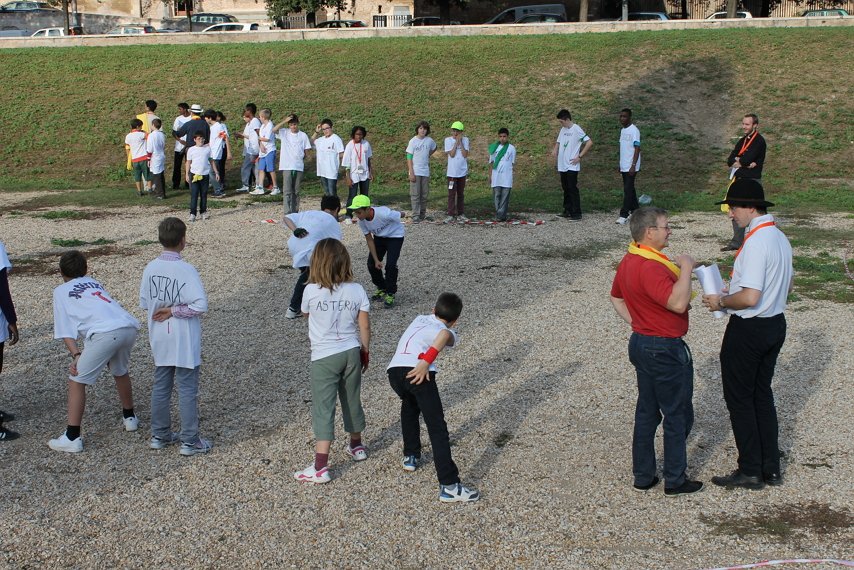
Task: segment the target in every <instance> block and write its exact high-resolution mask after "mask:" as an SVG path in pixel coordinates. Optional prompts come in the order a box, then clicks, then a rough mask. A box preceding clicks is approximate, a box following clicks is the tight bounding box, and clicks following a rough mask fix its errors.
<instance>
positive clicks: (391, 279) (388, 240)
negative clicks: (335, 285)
mask: <svg viewBox="0 0 854 570" xmlns="http://www.w3.org/2000/svg"><path fill="white" fill-rule="evenodd" d="M347 209H348V210H351V211H352V212H353V215H354V216H355V217H356V219H358V220H359V222H358V223H359V229H360V230H361V231H362V233H363V234H364V235H365V241H366V242H367V244H368V251H369V252H370V255H369V256H368V272H369V273H370V274H371V281H373V283H374V285H376V287H377V290H376V292H375V293H374V295H373V297H372V298H373V299H374V300H377V301H382V302H383V304H385V307H386V308H387V309H390V308H392V307H393V306H394V296H395V294H396V293H397V260H398V258H400V250H401V249H402V248H403V238H404V236H405V235H406V230H405V228H404V227H403V223H402V222H401V221H400V220H401V218H402V217H403V214H402V213H401V212H398V211H397V210H392V209H391V208H388V207H386V206H374V207H372V206H371V199H370V198H369V197H368V196H365V195H364V194H359V195H358V196H356V197H355V198H353V200H352V201H351V202H350V204H349V205H348V206H347ZM386 254H388V258H387V259H386V260H385V277H384V276H383V258H384V257H385V256H386Z"/></svg>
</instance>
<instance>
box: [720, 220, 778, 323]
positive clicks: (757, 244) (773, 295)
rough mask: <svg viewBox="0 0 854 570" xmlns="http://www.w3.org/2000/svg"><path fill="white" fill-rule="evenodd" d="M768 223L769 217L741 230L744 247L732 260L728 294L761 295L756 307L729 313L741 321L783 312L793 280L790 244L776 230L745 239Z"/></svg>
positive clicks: (773, 227) (760, 231) (769, 227)
mask: <svg viewBox="0 0 854 570" xmlns="http://www.w3.org/2000/svg"><path fill="white" fill-rule="evenodd" d="M771 221H774V217H773V216H771V215H770V214H767V215H764V216H759V217H758V218H755V219H753V220H751V222H750V224H749V225H748V226H747V228H745V230H744V231H745V238H746V239H745V241H744V246H743V247H742V250H741V253H740V254H739V255H738V257H736V259H735V264H734V266H733V273H732V280H731V281H730V284H729V294H730V295H732V294H734V293H738V292H739V291H741V290H742V289H745V288H748V289H756V290H757V291H760V292H761V295H760V297H759V302H758V303H756V305H755V306H753V307H749V308H747V309H741V310H738V311H730V313H734V314H736V315H738V316H739V317H741V318H743V319H750V318H753V317H759V318H767V317H773V316H775V315H779V314H780V313H782V312H783V311H785V310H786V298H787V297H788V295H789V286H790V285H791V283H792V278H793V276H794V268H793V267H792V246H791V245H790V244H789V240H788V239H787V238H786V236H785V234H783V232H781V231H780V230H779V229H778V228H777V226H768V227H764V228H761V229H759V230H757V231H756V233H754V234H753V235H751V236H750V237H749V238H747V233H749V232H750V230H752V229H753V228H755V227H757V226H759V225H761V224H763V223H765V222H771Z"/></svg>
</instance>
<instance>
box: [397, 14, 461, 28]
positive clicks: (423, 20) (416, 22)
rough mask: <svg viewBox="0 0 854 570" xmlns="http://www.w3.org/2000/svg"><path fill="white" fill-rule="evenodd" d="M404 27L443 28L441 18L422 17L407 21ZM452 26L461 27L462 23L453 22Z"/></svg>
mask: <svg viewBox="0 0 854 570" xmlns="http://www.w3.org/2000/svg"><path fill="white" fill-rule="evenodd" d="M403 25H404V26H407V27H411V26H441V25H442V18H440V17H439V16H420V17H418V18H412V19H411V20H407V21H405V22H404V23H403ZM451 25H452V26H459V25H460V23H459V22H458V21H457V20H451Z"/></svg>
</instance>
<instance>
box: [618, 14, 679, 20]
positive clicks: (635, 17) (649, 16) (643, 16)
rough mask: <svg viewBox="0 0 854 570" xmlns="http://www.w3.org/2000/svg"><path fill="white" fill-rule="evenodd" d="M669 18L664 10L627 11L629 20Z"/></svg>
mask: <svg viewBox="0 0 854 570" xmlns="http://www.w3.org/2000/svg"><path fill="white" fill-rule="evenodd" d="M669 19H670V18H668V17H667V14H665V13H664V12H629V22H643V21H646V20H651V21H664V20H669ZM620 20H622V18H620Z"/></svg>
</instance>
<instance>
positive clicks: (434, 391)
mask: <svg viewBox="0 0 854 570" xmlns="http://www.w3.org/2000/svg"><path fill="white" fill-rule="evenodd" d="M410 370H412V368H405V367H395V368H389V370H388V381H389V383H390V384H391V387H392V389H393V390H394V391H395V393H396V394H397V395H398V396H400V428H401V430H402V431H403V454H404V455H414V456H415V457H418V458H420V457H421V423H420V421H419V416H421V415H423V416H424V423H425V424H427V433H428V434H429V435H430V447H432V448H433V463H434V464H435V466H436V476H437V477H438V478H439V483H441V484H442V485H454V484H456V483H459V482H460V472H459V470H458V469H457V465H456V464H455V463H454V460H453V459H452V458H451V440H450V436H449V435H448V424H446V423H445V411H444V410H443V409H442V399H441V398H440V397H439V388H438V387H436V373H435V372H431V373H430V380H429V381H425V382H422V383H421V384H417V385H416V384H410V382H409V380H408V379H407V378H406V375H407V374H408V373H409V371H410Z"/></svg>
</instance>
